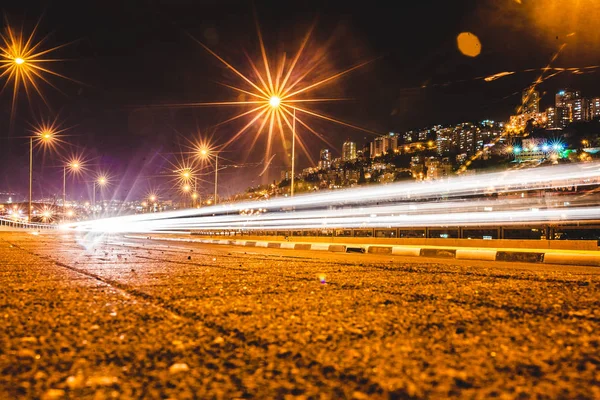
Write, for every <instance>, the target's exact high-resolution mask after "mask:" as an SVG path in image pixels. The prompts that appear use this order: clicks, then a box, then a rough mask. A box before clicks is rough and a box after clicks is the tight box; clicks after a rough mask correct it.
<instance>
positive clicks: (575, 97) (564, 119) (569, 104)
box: [555, 89, 589, 128]
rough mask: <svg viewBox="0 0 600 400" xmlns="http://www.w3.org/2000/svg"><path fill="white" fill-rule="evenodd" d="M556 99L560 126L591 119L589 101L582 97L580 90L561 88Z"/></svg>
mask: <svg viewBox="0 0 600 400" xmlns="http://www.w3.org/2000/svg"><path fill="white" fill-rule="evenodd" d="M555 99H556V114H557V117H558V118H557V121H558V124H557V125H558V127H559V128H564V127H565V126H567V125H569V124H570V123H571V122H574V121H575V122H576V121H587V120H588V119H589V111H588V101H587V99H584V98H582V97H581V92H580V91H579V90H568V89H564V90H560V91H559V92H558V93H556V97H555Z"/></svg>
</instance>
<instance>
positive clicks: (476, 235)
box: [191, 221, 600, 242]
mask: <svg viewBox="0 0 600 400" xmlns="http://www.w3.org/2000/svg"><path fill="white" fill-rule="evenodd" d="M191 234H192V235H207V236H286V237H330V238H331V237H339V238H373V239H441V240H447V239H483V240H494V239H513V240H524V239H525V240H598V241H599V242H600V221H568V222H565V223H563V224H535V223H531V224H515V225H506V226H465V227H460V226H448V227H419V228H406V227H405V228H392V227H390V228H375V229H373V228H364V229H363V228H352V229H350V228H348V229H344V228H323V229H295V230H289V229H271V230H266V229H253V230H228V229H222V230H221V229H201V230H192V231H191Z"/></svg>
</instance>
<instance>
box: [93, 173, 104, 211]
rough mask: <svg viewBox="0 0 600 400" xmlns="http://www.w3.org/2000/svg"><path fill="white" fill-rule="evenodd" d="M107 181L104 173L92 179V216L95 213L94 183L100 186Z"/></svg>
mask: <svg viewBox="0 0 600 400" xmlns="http://www.w3.org/2000/svg"><path fill="white" fill-rule="evenodd" d="M107 183H108V179H106V177H105V176H104V175H101V176H99V177H98V178H97V179H96V180H95V181H94V190H93V191H92V208H93V209H94V216H95V215H96V185H99V186H100V187H102V186H105V185H106V184H107Z"/></svg>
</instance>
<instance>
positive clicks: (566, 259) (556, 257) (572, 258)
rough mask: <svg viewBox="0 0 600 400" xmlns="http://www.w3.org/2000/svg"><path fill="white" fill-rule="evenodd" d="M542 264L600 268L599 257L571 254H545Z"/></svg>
mask: <svg viewBox="0 0 600 400" xmlns="http://www.w3.org/2000/svg"><path fill="white" fill-rule="evenodd" d="M544 264H564V265H591V266H597V267H600V255H595V254H573V253H546V254H545V255H544Z"/></svg>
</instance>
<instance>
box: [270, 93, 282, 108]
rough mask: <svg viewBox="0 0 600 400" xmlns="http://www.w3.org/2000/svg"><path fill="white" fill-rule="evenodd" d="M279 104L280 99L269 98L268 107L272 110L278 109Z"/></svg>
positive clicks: (276, 97) (277, 97) (275, 97)
mask: <svg viewBox="0 0 600 400" xmlns="http://www.w3.org/2000/svg"><path fill="white" fill-rule="evenodd" d="M280 104H281V98H280V97H279V96H271V98H270V99H269V105H270V106H271V107H272V108H278V107H279V105H280Z"/></svg>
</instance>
